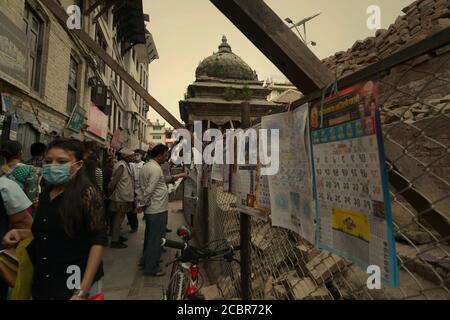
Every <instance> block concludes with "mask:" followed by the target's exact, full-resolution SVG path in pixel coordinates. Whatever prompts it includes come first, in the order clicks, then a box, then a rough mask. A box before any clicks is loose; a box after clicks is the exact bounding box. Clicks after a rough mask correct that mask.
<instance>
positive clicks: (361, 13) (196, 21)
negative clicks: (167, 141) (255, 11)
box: [143, 0, 413, 121]
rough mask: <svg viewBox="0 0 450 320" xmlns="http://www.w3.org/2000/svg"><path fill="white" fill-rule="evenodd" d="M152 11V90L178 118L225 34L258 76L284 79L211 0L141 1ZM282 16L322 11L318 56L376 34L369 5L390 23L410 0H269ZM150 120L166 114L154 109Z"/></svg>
mask: <svg viewBox="0 0 450 320" xmlns="http://www.w3.org/2000/svg"><path fill="white" fill-rule="evenodd" d="M143 2H144V11H145V13H147V14H149V15H150V22H148V23H147V28H148V29H149V30H150V32H151V33H152V35H153V39H154V41H155V44H156V48H157V50H158V53H159V60H155V61H153V62H152V63H151V65H150V70H149V74H150V76H149V78H150V79H149V92H150V94H151V95H152V96H153V97H154V98H156V99H157V100H158V101H159V102H160V103H162V105H163V106H165V107H166V108H167V109H168V110H169V111H170V112H171V113H172V114H173V115H174V116H175V117H177V118H178V119H180V114H179V106H178V103H179V101H180V100H182V99H183V97H184V94H185V92H186V89H187V87H188V85H189V84H191V83H192V82H194V81H195V69H196V68H197V66H198V64H199V63H200V62H201V61H202V60H203V59H204V58H206V57H208V56H210V55H211V54H212V53H213V52H216V51H218V46H219V44H220V43H221V39H222V35H226V36H227V38H228V43H229V44H230V45H231V48H232V50H233V52H234V53H236V54H237V55H239V56H240V57H241V58H242V59H244V61H245V62H247V64H249V65H250V67H251V68H252V69H254V70H256V72H257V73H258V77H259V79H260V80H265V79H267V78H268V77H272V78H274V79H278V78H280V79H281V78H282V77H283V76H282V73H281V72H280V71H279V70H278V69H277V67H276V66H275V65H274V64H273V63H272V62H271V61H270V60H269V59H267V58H266V57H265V56H264V54H262V53H261V52H260V51H259V50H258V48H256V47H255V46H254V45H253V44H252V43H251V42H250V40H248V39H247V38H246V37H245V35H243V34H242V33H241V32H240V31H239V29H237V28H236V27H235V26H234V25H233V24H232V23H231V22H230V21H229V20H228V19H227V18H226V17H225V16H224V15H223V14H222V13H221V12H220V11H219V10H218V9H217V8H216V7H215V6H214V5H213V4H212V3H211V2H210V1H209V0H143ZM265 2H266V3H267V4H268V5H269V6H270V7H271V8H272V10H274V11H275V13H277V15H278V16H279V17H280V18H281V19H283V20H284V19H285V18H286V17H289V18H291V19H292V20H293V21H295V22H297V21H300V20H302V19H303V18H305V17H309V16H312V15H314V14H316V13H319V12H321V13H322V14H321V15H320V16H319V17H317V18H316V19H314V20H313V21H311V22H309V23H308V24H307V36H308V39H309V40H313V41H315V42H316V43H317V46H315V47H310V48H311V49H312V51H313V52H314V53H315V54H316V56H318V57H319V58H321V59H322V58H326V57H328V56H331V55H333V54H334V53H335V52H338V51H346V50H347V49H348V48H350V47H351V46H352V45H353V44H354V43H355V41H357V40H362V39H365V38H367V37H369V36H373V35H374V34H375V30H369V29H368V28H367V20H368V18H369V14H367V8H368V7H369V6H370V5H378V6H379V7H380V9H381V26H382V28H387V27H389V25H390V24H391V23H394V22H395V19H396V18H397V16H399V15H400V14H402V12H401V9H402V8H404V7H406V6H407V5H408V4H410V3H412V2H413V1H412V0H378V1H377V0H339V1H337V0H334V1H330V0H266V1H265ZM150 119H152V120H153V121H154V120H156V119H162V118H161V117H160V116H159V115H158V114H157V113H156V112H155V111H154V110H151V112H150Z"/></svg>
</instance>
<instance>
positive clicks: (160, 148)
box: [150, 144, 169, 159]
mask: <svg viewBox="0 0 450 320" xmlns="http://www.w3.org/2000/svg"><path fill="white" fill-rule="evenodd" d="M168 150H169V147H168V146H166V145H163V144H158V145H157V146H155V147H154V148H153V149H152V150H151V151H150V157H151V158H152V159H155V158H156V157H157V156H159V155H162V154H164V153H166V152H167V151H168Z"/></svg>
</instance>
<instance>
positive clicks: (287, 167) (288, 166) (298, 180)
mask: <svg viewBox="0 0 450 320" xmlns="http://www.w3.org/2000/svg"><path fill="white" fill-rule="evenodd" d="M307 115H308V106H307V105H304V106H302V107H300V108H297V109H296V110H295V111H292V112H286V113H280V114H275V115H271V116H267V117H263V118H262V122H261V128H262V129H278V130H279V132H280V138H279V171H278V173H277V174H276V175H270V176H268V183H269V190H270V207H271V212H272V213H271V217H272V225H273V226H277V227H282V228H286V229H289V230H291V231H293V232H295V233H297V234H298V235H300V236H301V237H303V238H304V239H306V240H307V241H309V242H310V243H312V244H313V243H314V233H315V231H314V230H315V227H314V219H315V214H314V209H313V193H312V190H311V186H312V175H311V162H310V157H309V138H308V137H309V136H308V131H307V127H308V126H307V122H308V118H307ZM270 149H273V147H272V146H271V145H269V153H271V150H270Z"/></svg>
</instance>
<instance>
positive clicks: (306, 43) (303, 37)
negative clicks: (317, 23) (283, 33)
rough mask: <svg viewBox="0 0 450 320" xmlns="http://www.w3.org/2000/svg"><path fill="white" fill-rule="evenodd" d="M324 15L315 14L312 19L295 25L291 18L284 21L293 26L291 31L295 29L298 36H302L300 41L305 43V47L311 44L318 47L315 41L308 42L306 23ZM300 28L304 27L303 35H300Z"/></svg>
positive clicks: (309, 18)
mask: <svg viewBox="0 0 450 320" xmlns="http://www.w3.org/2000/svg"><path fill="white" fill-rule="evenodd" d="M321 14H322V13H318V14H315V15H313V16H311V17H308V18H305V19H303V20H301V21H299V22H297V23H294V21H292V19H291V18H286V19H284V21H286V22H287V23H289V24H291V25H292V26H291V27H290V29H292V28H295V30H297V33H298V35H299V36H300V39H301V40H302V41H303V43H304V44H305V45H309V44H311V45H312V46H313V47H314V46H316V45H317V43H316V42H314V41H307V37H306V23H307V22H309V21H311V20H312V19H314V18H316V17H318V16H319V15H321ZM299 26H303V35H302V34H301V33H300V30H299V29H298V27H299Z"/></svg>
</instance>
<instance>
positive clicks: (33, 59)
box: [23, 5, 44, 92]
mask: <svg viewBox="0 0 450 320" xmlns="http://www.w3.org/2000/svg"><path fill="white" fill-rule="evenodd" d="M23 18H24V31H25V34H26V35H27V38H28V47H29V54H30V70H29V74H28V83H29V85H30V87H31V89H32V90H33V91H36V92H39V90H40V89H41V87H40V85H41V81H40V80H41V63H42V37H43V29H44V23H43V21H42V19H40V18H39V16H38V15H37V14H36V13H35V12H34V11H33V10H32V9H31V8H30V7H29V6H28V5H25V11H24V17H23Z"/></svg>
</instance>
